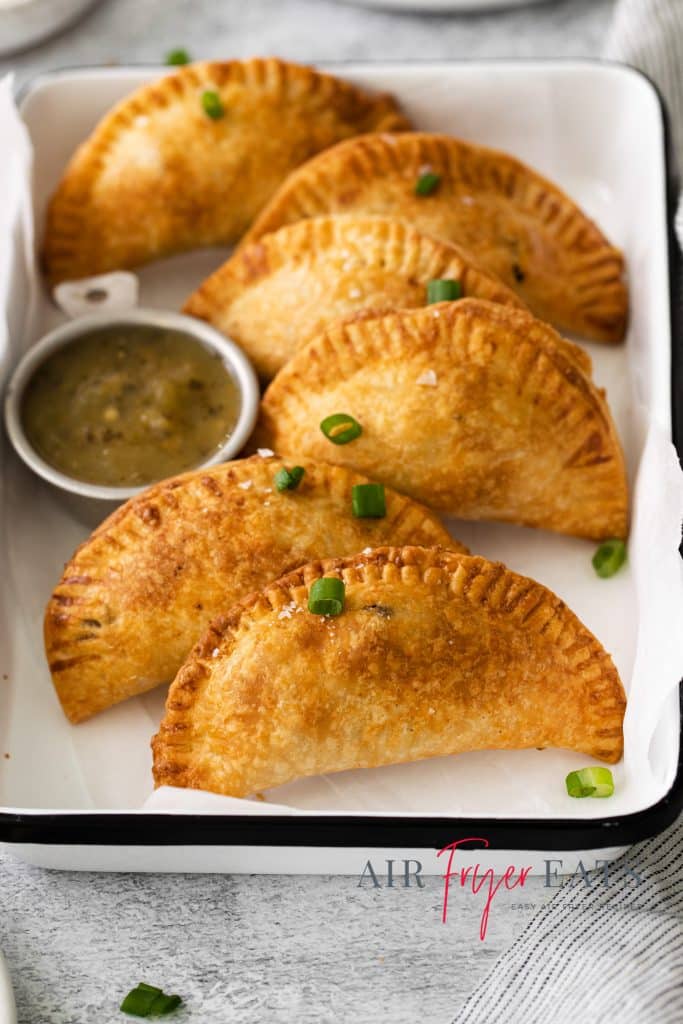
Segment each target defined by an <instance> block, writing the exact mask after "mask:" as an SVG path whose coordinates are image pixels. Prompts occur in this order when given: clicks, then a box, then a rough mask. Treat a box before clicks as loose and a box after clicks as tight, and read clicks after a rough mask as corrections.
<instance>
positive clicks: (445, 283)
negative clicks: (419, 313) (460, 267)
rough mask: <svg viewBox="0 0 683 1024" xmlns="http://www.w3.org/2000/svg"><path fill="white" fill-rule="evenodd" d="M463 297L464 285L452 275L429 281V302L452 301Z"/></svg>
mask: <svg viewBox="0 0 683 1024" xmlns="http://www.w3.org/2000/svg"><path fill="white" fill-rule="evenodd" d="M461 298H462V285H461V284H460V281H454V280H453V279H452V278H450V277H443V278H437V279H436V280H434V281H428V282H427V302H428V303H432V302H450V301H452V300H453V299H461Z"/></svg>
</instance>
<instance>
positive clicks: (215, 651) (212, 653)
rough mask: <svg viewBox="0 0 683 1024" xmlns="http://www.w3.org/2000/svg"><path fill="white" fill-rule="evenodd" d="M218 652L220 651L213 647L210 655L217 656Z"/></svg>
mask: <svg viewBox="0 0 683 1024" xmlns="http://www.w3.org/2000/svg"><path fill="white" fill-rule="evenodd" d="M219 654H220V651H219V650H218V648H217V647H214V649H213V650H212V651H211V657H212V658H217V657H218V655H219Z"/></svg>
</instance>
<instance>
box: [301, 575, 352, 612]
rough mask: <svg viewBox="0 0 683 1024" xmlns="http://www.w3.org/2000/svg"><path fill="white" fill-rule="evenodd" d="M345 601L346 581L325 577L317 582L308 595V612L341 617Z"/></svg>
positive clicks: (334, 577)
mask: <svg viewBox="0 0 683 1024" xmlns="http://www.w3.org/2000/svg"><path fill="white" fill-rule="evenodd" d="M344 599H345V587H344V581H343V580H338V579H337V577H336V576H324V577H323V578H322V579H321V580H316V581H315V583H314V584H313V586H312V587H311V589H310V591H309V593H308V610H309V612H313V614H314V615H341V613H342V612H343V611H344Z"/></svg>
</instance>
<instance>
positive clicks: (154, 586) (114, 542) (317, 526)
mask: <svg viewBox="0 0 683 1024" xmlns="http://www.w3.org/2000/svg"><path fill="white" fill-rule="evenodd" d="M294 466H296V467H297V468H298V471H299V472H298V473H297V474H293V473H291V472H289V471H290V470H292V468H293V467H294ZM283 472H288V473H289V476H285V477H284V484H285V486H284V488H283V489H282V490H280V489H279V487H280V486H282V480H283V476H282V474H283ZM276 478H277V479H276ZM369 483H370V482H369V481H368V479H367V478H366V477H364V476H361V475H359V474H356V473H353V472H350V471H349V470H347V469H344V468H343V467H339V466H333V465H330V464H327V463H316V462H314V461H312V460H310V459H303V458H301V459H299V458H297V459H295V460H287V461H286V462H285V461H283V460H281V459H278V458H276V457H271V456H266V457H263V456H261V455H256V456H254V457H253V458H250V459H241V460H237V461H234V462H227V463H222V464H220V465H217V466H214V467H212V468H210V469H203V470H197V471H193V472H190V473H186V474H183V475H182V476H178V477H172V478H171V479H169V480H163V481H161V482H160V483H158V484H155V485H153V486H152V487H150V488H149V489H147V490H146V491H143V492H142V494H140V495H138V496H137V497H135V498H132V499H131V500H130V501H128V502H126V504H125V505H123V506H121V508H119V509H117V510H116V511H115V512H114V513H113V514H112V515H111V516H110V517H109V518H108V519H106V520H105V521H104V522H103V523H102V524H101V526H99V527H98V528H97V529H96V530H95V532H94V533H93V534H92V536H91V537H90V538H89V539H88V540H86V541H85V542H84V543H83V544H81V546H80V547H79V548H78V549H77V550H76V552H75V554H74V555H73V557H72V558H71V560H70V561H69V562H68V563H67V565H66V567H65V569H64V572H63V574H62V578H61V580H60V581H59V583H58V584H57V586H56V588H55V590H54V592H53V594H52V596H51V598H50V600H49V602H48V605H47V608H46V612H45V624H44V634H45V652H46V656H47V661H48V665H49V668H50V672H51V675H52V681H53V684H54V686H55V689H56V691H57V695H58V697H59V699H60V702H61V704H62V708H63V710H64V713H65V714H66V715H67V717H68V718H69V719H70V720H71V721H72V722H80V721H83V720H85V719H87V718H90V717H91V716H92V715H94V714H97V713H98V712H100V711H103V710H105V709H106V708H108V707H110V706H111V705H113V704H117V703H119V702H120V701H122V700H126V699H127V698H129V697H133V696H136V695H138V694H141V693H145V692H146V691H148V690H150V689H152V688H153V687H155V686H158V685H160V684H162V683H170V682H171V680H172V679H173V677H174V676H175V674H176V672H177V671H178V669H179V668H180V666H181V665H182V663H183V661H184V660H185V658H186V657H187V654H188V653H189V651H190V650H191V648H192V646H193V644H194V643H195V642H196V641H197V639H198V638H199V637H200V636H201V634H202V633H203V632H204V630H205V629H206V628H207V626H208V625H209V623H210V622H211V620H212V619H213V618H214V616H215V615H217V614H218V613H219V612H222V611H223V610H224V609H225V608H226V607H228V606H230V605H232V604H233V603H235V602H237V601H239V600H240V599H241V598H243V597H245V596H246V595H247V594H249V593H250V592H252V591H254V590H258V589H259V588H261V587H262V586H264V585H265V584H266V583H267V582H269V581H270V580H272V579H275V578H277V577H278V576H281V575H283V574H284V573H286V572H288V571H289V570H291V569H294V568H296V566H298V565H302V564H304V563H305V562H309V561H311V560H312V559H315V558H320V557H329V556H331V555H337V554H347V553H349V552H352V551H356V550H361V549H362V548H364V547H368V546H369V547H376V546H378V545H379V544H387V543H395V542H397V541H400V542H402V543H404V542H405V543H420V544H437V545H442V546H453V545H455V546H456V547H458V548H459V549H460V550H466V548H463V547H462V545H459V544H458V542H457V541H454V540H453V539H452V538H451V537H450V535H449V533H448V531H447V530H446V528H445V527H444V526H442V524H441V523H440V522H439V519H438V517H437V516H436V515H435V514H433V513H432V512H430V511H429V510H428V509H426V508H424V507H423V506H421V505H419V504H418V503H417V502H415V501H412V500H411V499H410V498H406V497H404V496H403V495H400V494H396V493H394V492H393V491H391V490H390V489H389V488H383V489H382V499H383V504H384V509H383V511H384V515H383V516H382V517H381V518H359V517H357V516H356V515H355V514H354V507H353V500H354V489H355V488H356V487H359V488H360V489H361V490H363V489H365V488H367V487H368V485H369Z"/></svg>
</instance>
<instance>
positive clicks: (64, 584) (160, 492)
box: [43, 455, 467, 723]
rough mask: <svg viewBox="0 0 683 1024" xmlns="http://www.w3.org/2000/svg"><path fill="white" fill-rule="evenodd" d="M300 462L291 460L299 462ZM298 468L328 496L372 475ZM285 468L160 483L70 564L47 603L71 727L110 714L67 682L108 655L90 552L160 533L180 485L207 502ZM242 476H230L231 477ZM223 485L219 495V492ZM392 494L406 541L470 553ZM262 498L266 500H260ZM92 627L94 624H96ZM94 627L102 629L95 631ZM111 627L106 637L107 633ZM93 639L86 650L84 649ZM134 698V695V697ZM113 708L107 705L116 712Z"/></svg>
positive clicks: (222, 469)
mask: <svg viewBox="0 0 683 1024" xmlns="http://www.w3.org/2000/svg"><path fill="white" fill-rule="evenodd" d="M291 461H292V460H287V462H288V464H291ZM297 463H299V464H301V465H303V466H304V467H305V468H306V472H307V474H308V477H309V481H312V482H313V484H314V486H315V487H316V488H318V487H320V488H322V489H324V490H327V491H331V492H333V491H337V492H338V493H341V492H342V491H344V492H346V491H348V492H349V498H350V492H351V487H352V486H353V485H354V484H355V483H365V482H368V477H367V476H364V475H363V474H362V473H357V472H355V471H354V470H351V469H346V468H345V467H343V466H335V465H333V464H331V463H327V462H322V461H317V460H313V459H299V460H297ZM284 464H285V460H284V459H281V458H279V457H278V456H271V457H267V458H264V457H262V456H261V455H253V456H251V457H250V458H245V459H239V460H235V461H234V462H225V463H220V464H219V465H217V466H212V467H210V468H208V469H205V470H192V471H190V472H188V473H183V474H180V475H178V476H176V477H172V478H170V479H168V480H163V481H160V482H159V483H157V484H154V485H152V487H150V488H148V490H146V491H144V492H143V493H142V494H139V495H136V496H135V497H134V498H131V499H130V500H129V501H127V502H126V503H125V504H124V505H122V506H120V507H119V508H117V509H116V510H115V511H114V512H113V513H112V514H111V515H110V516H109V517H108V518H107V519H105V520H104V522H103V523H101V524H100V525H99V526H98V527H97V529H96V530H94V531H93V533H92V534H91V535H90V537H88V538H87V539H86V540H85V541H83V543H82V544H80V545H79V546H78V548H77V549H76V551H75V552H74V554H73V555H72V556H71V558H70V559H69V561H68V562H67V563H66V566H65V568H64V571H63V573H62V576H61V578H60V580H59V582H58V583H57V585H56V586H55V588H54V590H53V591H52V594H51V595H50V598H49V600H48V602H47V606H46V609H45V614H44V618H43V639H44V646H45V652H46V657H47V661H48V667H49V669H50V674H51V676H52V680H53V684H54V686H55V690H56V691H57V695H58V697H59V699H60V703H61V704H62V708H63V710H64V713H65V714H66V716H67V717H68V718H69V720H70V721H71V722H74V723H76V722H80V721H85V720H86V719H87V718H90V717H92V715H94V714H97V713H98V712H99V711H101V710H103V709H104V708H102V707H99V706H97V707H95V706H93V707H90V708H88V709H87V710H84V708H83V706H82V702H81V701H80V700H73V699H71V700H70V699H69V692H68V691H69V688H68V685H63V684H62V679H68V675H64V676H62V675H61V673H70V672H71V671H72V670H73V669H76V668H78V666H79V665H83V666H85V665H86V663H92V662H96V661H98V660H100V659H101V658H102V657H103V656H104V655H106V653H107V651H108V645H107V641H106V623H102V621H101V616H102V609H103V608H105V607H106V605H107V603H108V599H107V595H108V593H110V584H109V585H107V584H105V581H104V579H103V578H101V577H99V576H96V575H95V574H94V573H93V571H92V566H88V571H87V572H85V571H84V569H83V566H82V564H81V557H82V552H83V551H84V550H86V549H87V550H91V549H92V545H93V544H96V545H98V546H101V547H102V548H103V549H104V550H107V549H110V550H111V551H112V552H113V553H114V555H115V554H116V553H117V552H118V553H119V554H120V553H121V551H122V550H124V549H125V548H128V549H130V548H131V547H134V546H135V544H136V543H138V542H139V538H140V534H141V531H143V530H147V529H158V528H159V527H160V526H161V522H162V519H163V516H164V513H165V510H164V507H163V505H164V502H165V501H167V502H171V503H172V502H173V501H174V500H175V498H174V492H175V491H176V490H177V489H178V488H179V487H201V488H202V489H203V491H202V500H203V501H211V500H212V499H214V500H215V499H219V500H220V497H221V496H222V495H221V492H220V484H221V483H222V482H223V481H226V480H228V481H229V482H230V484H231V485H232V484H233V483H234V484H235V485H236V486H239V484H240V482H245V481H247V480H250V481H252V482H254V480H255V478H260V479H256V482H257V484H258V485H259V486H270V485H272V482H273V476H274V475H275V473H276V472H277V469H278V468H279V467H280V466H282V465H284ZM231 476H232V477H233V478H236V479H230V477H231ZM216 486H218V488H219V490H218V491H216ZM386 490H387V494H388V495H389V496H390V499H391V503H390V506H389V508H390V510H391V509H392V508H393V513H392V519H391V526H392V529H393V530H395V531H397V530H398V529H400V530H401V532H402V533H403V535H404V536H409V535H411V534H417V533H418V531H419V532H420V535H422V536H426V537H429V538H430V540H431V541H432V543H434V544H435V545H444V546H445V545H448V546H454V545H455V546H456V547H457V548H460V549H462V550H463V551H467V548H466V547H464V545H461V544H459V542H457V541H454V540H453V539H452V538H451V537H450V535H449V533H448V531H447V530H446V528H445V527H444V526H442V525H441V523H440V521H439V518H438V516H437V515H436V513H434V512H432V511H431V510H429V509H428V508H426V507H425V506H424V505H422V504H421V503H420V502H418V501H415V500H414V499H413V498H409V497H407V496H406V495H403V494H400V493H399V492H398V491H395V490H393V489H392V488H387V489H386ZM250 496H251V500H254V497H255V494H254V490H253V489H252V488H250V489H249V490H245V491H244V492H243V500H244V501H249V500H250ZM259 500H260V499H259ZM107 565H108V560H104V559H103V560H102V564H101V565H100V568H106V566H107ZM88 623H90V625H88ZM94 623H97V624H98V625H97V626H95V625H94ZM101 629H102V630H104V631H105V635H102V634H101V633H99V630H101ZM86 640H87V641H88V643H87V645H86V649H85V650H83V649H81V644H83V643H84V641H86ZM132 695H133V694H132V693H131V696H132ZM108 706H109V705H105V707H108Z"/></svg>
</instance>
